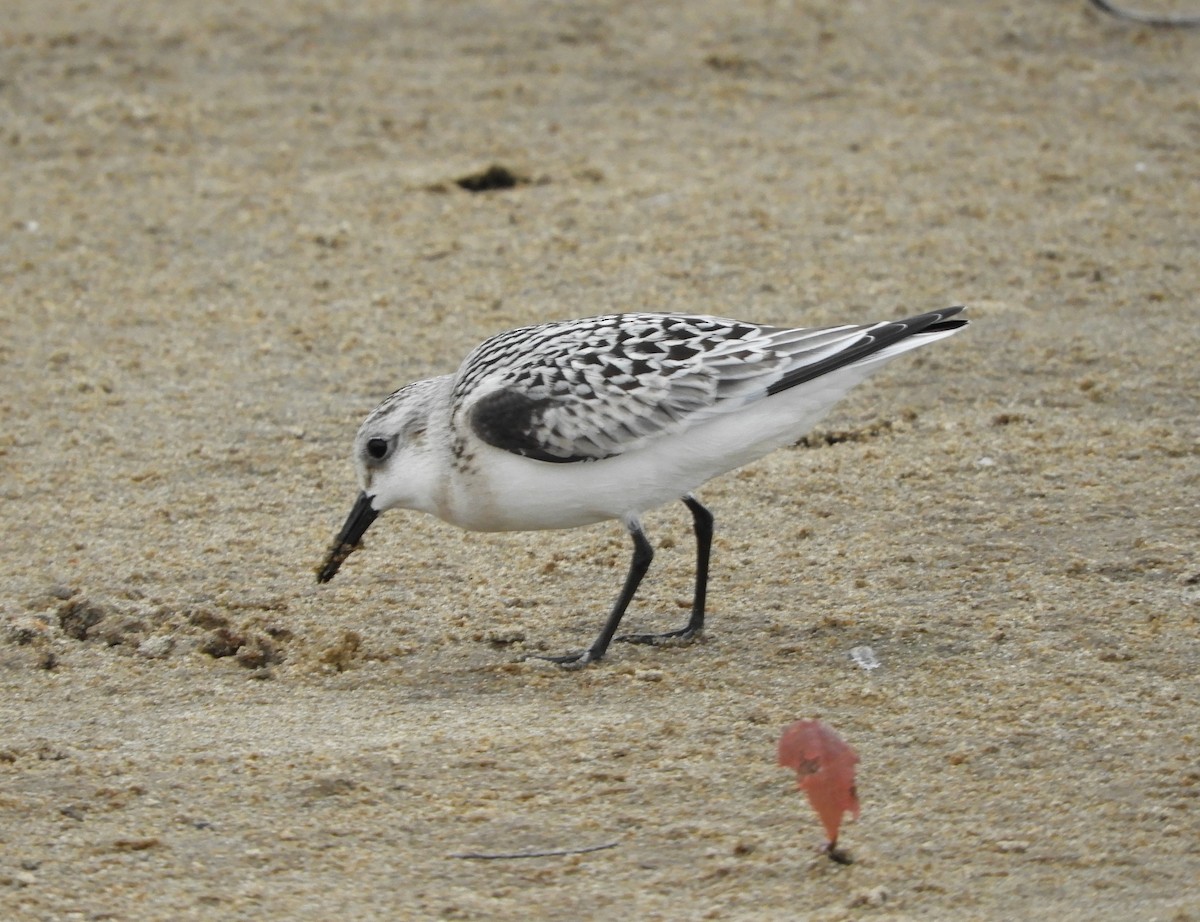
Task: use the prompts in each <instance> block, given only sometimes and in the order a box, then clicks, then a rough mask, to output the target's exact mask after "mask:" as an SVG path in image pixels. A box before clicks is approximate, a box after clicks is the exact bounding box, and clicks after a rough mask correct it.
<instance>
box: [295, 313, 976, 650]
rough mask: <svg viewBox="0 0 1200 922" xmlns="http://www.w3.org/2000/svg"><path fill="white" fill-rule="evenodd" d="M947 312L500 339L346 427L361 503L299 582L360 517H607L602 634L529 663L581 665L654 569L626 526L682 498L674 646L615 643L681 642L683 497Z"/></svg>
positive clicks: (694, 628) (544, 330)
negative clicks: (615, 556)
mask: <svg viewBox="0 0 1200 922" xmlns="http://www.w3.org/2000/svg"><path fill="white" fill-rule="evenodd" d="M961 310H962V308H961V307H949V308H946V309H945V310H940V311H934V312H931V313H927V314H921V315H920V316H917V317H911V318H909V319H907V320H898V321H893V322H883V323H875V324H866V325H861V326H855V325H847V326H835V327H822V328H818V329H780V328H778V327H766V326H759V325H758V324H754V323H745V322H742V321H738V320H726V319H723V318H720V317H708V316H687V315H679V314H609V315H606V316H603V317H590V318H588V319H585V320H570V321H565V322H561V323H543V324H539V325H537V326H531V327H522V328H521V329H517V330H509V331H508V332H506V333H500V334H499V335H497V336H493V337H492V338H491V339H489V340H487V341H486V342H484V343H482V344H481V345H479V346H477V347H476V348H475V350H474V351H473V352H471V354H470V355H468V356H467V358H466V360H465V361H464V362H463V363H462V365H461V366H459V369H458V371H457V372H455V373H454V374H452V375H442V376H441V377H438V378H429V379H427V380H424V381H417V382H415V383H413V384H409V385H408V386H406V387H402V388H401V389H400V390H398V391H396V392H395V393H394V394H392V395H391V396H390V397H388V398H387V399H386V400H384V401H383V403H381V404H380V405H379V406H378V407H376V408H375V410H374V411H373V412H372V413H371V414H370V415H369V416H368V417H367V418H366V420H365V421H364V422H363V424H362V426H361V427H360V428H359V430H358V435H357V436H356V437H355V440H354V463H355V466H356V467H357V470H358V479H359V483H360V484H361V486H362V492H361V493H360V494H359V496H358V500H357V502H355V504H354V508H353V509H352V510H351V512H350V515H349V517H348V518H347V519H346V523H345V525H344V526H343V527H342V530H341V532H340V533H339V534H338V536H337V538H336V539H335V540H334V543H333V545H332V547H331V548H330V549H329V554H328V556H327V557H326V558H325V561H324V563H323V564H322V566H321V567H320V569H319V570H318V571H317V579H318V580H319V581H320V582H326V581H328V580H330V579H332V578H333V576H334V574H335V573H337V571H338V568H339V567H340V566H341V565H342V563H343V562H344V561H345V560H346V558H347V557H348V556H349V555H350V553H351V552H352V551H353V550H354V549H355V548H356V547H357V546H358V543H359V541H360V540H361V538H362V536H363V533H364V532H365V531H366V530H367V528H368V527H369V526H370V525H371V523H372V522H373V521H374V520H375V518H376V516H378V515H379V513H381V512H383V511H384V510H386V509H391V508H393V507H397V506H399V507H402V508H405V509H414V510H417V511H420V512H428V513H431V514H433V515H436V516H437V517H438V518H440V519H442V520H444V521H446V522H450V523H451V524H453V525H457V526H459V527H461V528H466V529H472V530H475V531H528V530H535V529H542V528H574V527H576V526H579V525H590V524H593V523H595V522H602V521H606V520H609V519H617V520H619V521H621V522H622V523H624V525H625V528H626V529H628V531H629V534H630V536H631V537H632V539H633V559H632V561H631V563H630V566H629V573H628V575H627V576H626V578H625V585H624V587H623V588H622V589H621V592H620V594H619V595H618V596H617V600H616V602H615V604H614V605H613V607H612V611H611V612H610V613H609V616H608V620H607V621H606V622H605V624H604V628H603V629H602V630H601V631H600V634H599V636H598V637H597V638H596V640H595V642H594V643H593V644H592V645H591V646H590V647H589V648H588V649H587V650H584V651H582V652H579V653H571V654H568V655H566V656H556V657H540V658H541V659H548V660H550V661H552V662H557V663H562V664H574V665H583V664H585V663H591V662H596V661H597V660H599V659H600V658H601V657H602V656H604V653H605V651H606V650H607V649H608V645H609V643H611V642H612V640H613V639H614V635H615V634H616V632H617V627H618V625H619V624H620V623H621V618H622V617H623V616H624V614H625V609H626V608H627V607H628V606H629V603H630V600H632V598H633V595H634V593H635V592H636V591H637V588H638V584H639V583H640V582H641V581H642V577H643V576H644V575H645V574H646V570H647V569H648V568H649V566H650V561H651V559H652V558H653V556H654V551H653V549H652V548H651V546H650V542H649V541H648V540H647V539H646V534H645V532H644V531H643V529H642V522H641V517H642V515H643V513H645V512H646V511H647V510H648V509H652V508H654V507H656V506H660V505H662V504H664V503H667V502H669V501H671V500H675V499H682V500H683V502H684V504H685V505H686V506H687V507H688V509H689V510H690V511H691V513H692V519H693V524H694V530H695V534H696V586H695V595H694V597H693V602H692V614H691V617H690V619H689V620H688V622H687V624H686V625H684V626H683V627H682V628H680V629H679V630H676V631H669V632H667V633H664V634H631V635H624V636H621V637H615V639H616V640H623V641H630V642H634V643H653V642H657V641H660V640H663V639H665V638H669V637H677V638H682V639H688V638H691V637H694V636H696V635H698V634H699V633H700V632H701V631H702V630H703V628H704V602H705V591H706V589H707V584H708V561H709V552H710V550H711V546H712V532H713V517H712V513H710V512H709V511H708V510H707V509H706V508H704V506H702V505H701V504H700V502H699V501H698V500H697V499H696V498H695V497H694V496H693V495H692V491H693V490H695V489H696V488H698V487H699V486H700V485H701V484H703V483H705V482H706V481H708V480H710V479H711V478H713V477H715V476H717V475H718V474H723V473H725V472H727V471H731V470H733V469H734V468H738V467H741V466H742V465H744V464H747V463H749V462H751V461H753V460H755V459H757V458H760V457H762V456H763V455H765V454H767V453H768V452H770V451H772V450H773V449H776V448H779V447H781V446H783V445H789V444H792V443H794V442H795V441H796V440H797V439H799V438H800V437H801V436H803V435H804V434H805V433H806V432H807V431H808V430H809V429H810V428H812V426H814V425H815V424H816V423H817V422H818V421H819V420H820V419H821V418H822V417H823V416H824V415H825V414H826V413H827V412H828V410H829V409H830V408H831V407H832V406H833V405H834V404H835V403H836V402H837V401H838V400H839V399H841V397H842V396H843V395H844V394H845V393H846V392H847V391H849V390H850V388H852V387H853V386H854V385H856V384H858V383H859V382H861V381H862V380H863V379H865V378H866V377H867V376H868V375H870V374H871V373H872V372H874V371H876V370H878V369H879V368H880V367H881V366H882V365H883V364H884V363H886V362H888V361H889V360H891V359H893V358H895V357H896V356H898V355H900V353H902V352H907V351H908V350H909V349H915V348H917V347H918V346H923V345H926V344H927V343H932V342H934V341H935V340H939V339H942V338H944V337H946V336H950V335H952V334H953V333H955V332H957V331H958V330H960V329H961V328H962V327H963V326H965V325H966V321H965V320H962V319H954V320H952V319H950V318H952V317H954V316H955V315H956V314H958V313H959V312H960V311H961Z"/></svg>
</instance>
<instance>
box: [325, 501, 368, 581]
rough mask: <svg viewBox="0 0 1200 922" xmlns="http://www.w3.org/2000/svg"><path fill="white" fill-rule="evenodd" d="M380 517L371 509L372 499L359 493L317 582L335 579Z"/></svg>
mask: <svg viewBox="0 0 1200 922" xmlns="http://www.w3.org/2000/svg"><path fill="white" fill-rule="evenodd" d="M378 515H379V513H378V512H376V511H375V510H374V509H372V508H371V497H369V496H367V494H366V493H359V494H358V499H357V500H355V501H354V508H353V509H351V510H350V515H348V516H347V517H346V524H345V525H343V526H342V530H341V533H340V534H339V535H338V536H337V538H335V539H334V542H333V545H332V547H330V548H329V554H328V556H327V557H326V558H325V562H324V563H323V564H321V568H320V569H319V570H317V582H318V583H327V582H329V581H330V580H331V579H333V577H334V574H336V573H337V571H338V569H339V568H340V567H341V565H342V564H343V563H344V562H345V560H346V558H347V557H349V556H350V555H351V554H352V553H354V549H355V548H357V547H358V542H359V541H361V540H362V536H363V532H365V531H366V530H367V529H368V528H370V527H371V523H372V522H374V521H375V519H376V517H377V516H378Z"/></svg>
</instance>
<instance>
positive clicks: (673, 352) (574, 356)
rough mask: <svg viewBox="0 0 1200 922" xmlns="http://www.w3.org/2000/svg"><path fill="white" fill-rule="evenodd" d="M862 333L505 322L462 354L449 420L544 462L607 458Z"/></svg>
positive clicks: (675, 319)
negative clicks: (508, 326)
mask: <svg viewBox="0 0 1200 922" xmlns="http://www.w3.org/2000/svg"><path fill="white" fill-rule="evenodd" d="M865 329H867V328H866V327H855V326H841V327H829V328H825V329H815V330H781V329H776V328H773V327H763V326H757V325H755V324H750V323H743V322H739V321H735V320H725V319H722V318H719V317H707V316H681V315H675V314H611V315H607V316H603V317H592V318H589V319H586V320H575V321H568V322H563V323H546V324H541V325H539V326H533V327H525V328H522V329H518V330H510V331H508V332H506V333H501V334H499V335H498V336H494V337H492V338H491V339H489V340H487V341H486V342H484V343H482V344H481V345H480V346H478V347H477V348H476V349H475V350H474V351H473V352H472V353H471V354H470V355H469V356H468V357H467V359H466V360H465V361H464V362H463V364H462V366H461V368H460V369H459V371H458V374H457V376H456V378H455V383H454V405H455V407H456V410H455V413H456V418H455V419H454V420H453V425H454V426H455V427H456V428H457V427H460V426H463V425H469V426H470V427H472V429H473V430H474V432H475V434H476V435H477V436H479V438H481V439H482V440H483V441H485V442H487V443H488V444H491V445H494V446H496V447H498V448H502V449H504V450H506V451H511V452H513V453H514V454H519V455H524V456H526V457H530V458H536V459H538V460H542V461H560V462H567V461H592V460H598V459H600V458H608V457H612V456H613V455H618V454H621V453H622V452H625V451H629V450H630V449H633V448H636V447H638V446H640V445H643V444H645V443H646V442H647V441H649V440H650V439H654V438H657V437H660V436H664V435H669V434H670V433H673V432H678V431H680V430H682V429H684V428H686V427H687V426H689V425H692V424H694V423H696V422H698V421H699V420H701V419H704V418H707V417H710V416H712V415H715V414H717V413H723V412H730V411H733V410H736V409H737V408H739V407H742V406H744V405H745V404H746V403H748V402H750V401H753V400H757V399H759V398H761V397H764V396H766V394H767V393H768V388H769V387H770V386H771V385H772V384H774V383H776V382H778V381H780V380H781V379H782V378H783V376H784V375H785V374H786V373H787V372H788V371H789V370H790V369H794V368H796V367H797V365H803V364H806V363H807V362H808V361H818V360H820V359H822V358H824V357H825V356H827V355H831V354H834V353H836V352H838V351H839V350H841V349H842V348H843V347H844V345H845V344H846V343H847V342H848V341H850V342H853V341H854V340H855V339H856V338H857V337H858V336H859V334H860V333H861V332H862V331H863V330H865Z"/></svg>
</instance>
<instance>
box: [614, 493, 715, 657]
mask: <svg viewBox="0 0 1200 922" xmlns="http://www.w3.org/2000/svg"><path fill="white" fill-rule="evenodd" d="M683 503H684V505H685V506H687V507H688V508H689V509H690V510H692V524H693V526H694V528H695V531H696V594H695V595H694V596H692V616H691V617H690V618H689V619H688V623H687V624H685V625H684V626H683V627H681V628H679V629H678V630H675V631H667V632H665V633H663V634H623V635H621V636H620V637H618V638H616V639H617V640H619V641H621V642H622V643H661V642H662V641H664V640H672V639H678V640H691V639H692V638H693V637H698V636H700V634H702V633H704V603H705V601H706V600H707V598H708V560H709V557H710V556H711V555H712V536H713V514H712V513H711V512H709V511H708V510H707V509H705V508H704V506H702V505H701V504H700V501H699V500H697V499H696V497H694V496H691V495H688V496H685V497H684V498H683Z"/></svg>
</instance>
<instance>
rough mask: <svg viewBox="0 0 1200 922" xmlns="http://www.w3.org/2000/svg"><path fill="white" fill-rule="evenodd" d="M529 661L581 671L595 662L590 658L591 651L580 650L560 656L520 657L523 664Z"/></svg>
mask: <svg viewBox="0 0 1200 922" xmlns="http://www.w3.org/2000/svg"><path fill="white" fill-rule="evenodd" d="M531 659H536V660H541V661H542V662H545V663H554V664H555V665H556V666H562V667H563V669H582V668H583V667H584V666H586V665H588V663H594V662H596V660H595V659H593V657H592V651H591V650H581V651H580V652H578V653H564V654H563V655H562V656H539V655H538V654H536V653H528V654H526V655H525V656H522V657H521V660H522V661H523V662H524V661H528V660H531Z"/></svg>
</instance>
